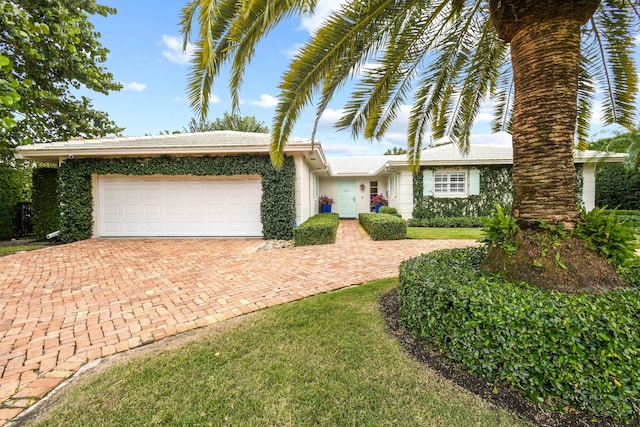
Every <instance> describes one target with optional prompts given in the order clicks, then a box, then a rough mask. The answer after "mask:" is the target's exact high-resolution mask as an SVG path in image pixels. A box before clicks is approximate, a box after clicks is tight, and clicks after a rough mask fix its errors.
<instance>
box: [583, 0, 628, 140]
mask: <svg viewBox="0 0 640 427" xmlns="http://www.w3.org/2000/svg"><path fill="white" fill-rule="evenodd" d="M606 3H607V4H603V5H602V6H601V7H600V8H598V10H597V12H596V13H595V14H594V16H593V18H592V19H591V20H590V22H589V26H588V27H587V31H589V32H590V36H591V37H592V38H593V43H594V44H595V46H596V49H597V50H596V51H597V56H595V58H594V65H593V67H592V68H593V69H594V70H595V71H594V72H593V76H594V78H595V80H596V82H597V84H598V86H600V87H602V88H603V96H604V101H603V110H604V111H603V119H604V123H605V124H612V123H617V124H619V125H621V126H624V127H627V128H631V127H633V124H634V117H635V94H636V92H637V86H638V76H637V71H636V67H635V64H634V61H633V58H632V55H633V52H632V49H633V39H632V37H631V35H630V34H631V31H630V29H631V28H632V27H633V25H634V18H633V14H632V13H631V12H630V10H629V8H623V9H621V8H619V7H618V5H615V4H614V5H612V4H611V3H616V2H611V1H609V2H606ZM596 64H597V65H596Z"/></svg>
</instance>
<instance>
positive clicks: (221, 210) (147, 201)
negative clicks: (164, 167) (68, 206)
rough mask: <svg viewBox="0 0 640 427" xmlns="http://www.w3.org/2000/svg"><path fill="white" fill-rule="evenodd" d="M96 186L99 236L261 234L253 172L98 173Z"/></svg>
mask: <svg viewBox="0 0 640 427" xmlns="http://www.w3.org/2000/svg"><path fill="white" fill-rule="evenodd" d="M98 186H99V191H98V210H99V214H98V230H97V231H98V234H99V235H100V236H105V237H109V236H111V237H120V236H122V237H125V236H159V237H161V236H229V237H231V236H261V235H262V224H261V220H260V200H261V198H262V186H261V181H260V178H259V177H257V176H256V177H241V178H235V177H226V178H222V179H221V178H214V177H200V178H193V177H159V176H157V177H124V178H122V177H117V176H100V177H99V180H98Z"/></svg>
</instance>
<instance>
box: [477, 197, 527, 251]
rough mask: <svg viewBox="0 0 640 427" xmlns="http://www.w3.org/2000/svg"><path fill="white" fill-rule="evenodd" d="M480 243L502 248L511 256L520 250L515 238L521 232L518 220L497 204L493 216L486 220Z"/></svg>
mask: <svg viewBox="0 0 640 427" xmlns="http://www.w3.org/2000/svg"><path fill="white" fill-rule="evenodd" d="M482 222H483V223H484V227H483V228H482V237H481V238H480V241H481V242H482V243H485V244H487V245H488V246H489V247H494V246H495V247H497V246H502V247H503V248H504V250H505V251H507V253H509V254H513V253H515V252H516V251H517V250H518V245H517V243H516V242H515V241H514V237H515V236H516V234H518V232H519V231H520V227H519V226H518V223H517V222H516V219H515V218H514V217H512V216H511V215H510V214H509V213H508V212H507V211H506V210H503V209H502V208H501V207H500V205H498V204H496V206H495V211H494V213H493V215H491V216H489V217H487V218H484V219H483V221H482Z"/></svg>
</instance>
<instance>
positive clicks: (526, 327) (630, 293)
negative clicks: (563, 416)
mask: <svg viewBox="0 0 640 427" xmlns="http://www.w3.org/2000/svg"><path fill="white" fill-rule="evenodd" d="M485 254H486V248H468V249H453V250H442V251H436V252H432V253H430V254H426V255H422V256H420V257H417V258H413V259H410V260H407V261H404V262H403V263H402V264H401V266H400V277H399V287H398V302H399V306H400V316H401V321H402V323H403V325H404V326H405V327H406V328H407V329H408V330H409V331H410V332H411V333H412V334H413V335H415V336H416V337H417V338H418V339H420V340H422V341H425V342H428V343H430V344H431V345H433V346H435V347H437V348H439V349H440V350H441V351H443V352H444V353H445V354H447V356H448V357H449V358H450V359H451V360H453V361H455V362H456V363H458V364H460V365H462V366H463V367H464V369H465V370H467V371H469V372H470V373H472V374H473V375H475V376H477V377H480V378H485V379H487V380H488V381H490V382H493V383H495V384H496V392H498V393H499V389H500V387H502V386H512V387H514V388H516V389H517V390H519V391H521V392H522V393H523V394H524V395H525V396H528V397H529V398H531V399H532V400H533V401H534V402H540V403H542V402H545V403H547V404H549V405H552V406H553V407H554V408H559V407H564V406H568V407H571V408H577V409H579V410H582V411H588V412H592V413H594V414H596V415H608V416H612V417H615V418H617V419H621V420H627V421H630V420H634V419H635V420H636V422H637V421H640V413H639V412H638V408H640V328H639V327H638V319H640V290H637V289H632V290H624V291H615V292H609V293H605V294H603V295H592V294H582V295H575V294H563V293H551V292H544V291H542V290H540V289H538V288H535V287H532V286H528V285H526V284H512V283H508V282H505V281H503V280H501V279H500V278H498V277H496V276H488V275H484V274H481V273H479V272H478V265H479V264H480V262H481V260H482V259H483V257H484V256H485Z"/></svg>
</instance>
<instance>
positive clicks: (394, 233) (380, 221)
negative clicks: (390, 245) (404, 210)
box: [358, 213, 407, 240]
mask: <svg viewBox="0 0 640 427" xmlns="http://www.w3.org/2000/svg"><path fill="white" fill-rule="evenodd" d="M358 217H359V221H360V225H362V227H363V228H364V229H365V230H366V231H367V233H369V237H371V240H403V239H406V238H407V222H406V221H405V220H403V219H402V218H398V217H397V216H393V215H389V214H381V213H377V214H375V213H361V214H360V215H359V216H358Z"/></svg>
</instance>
